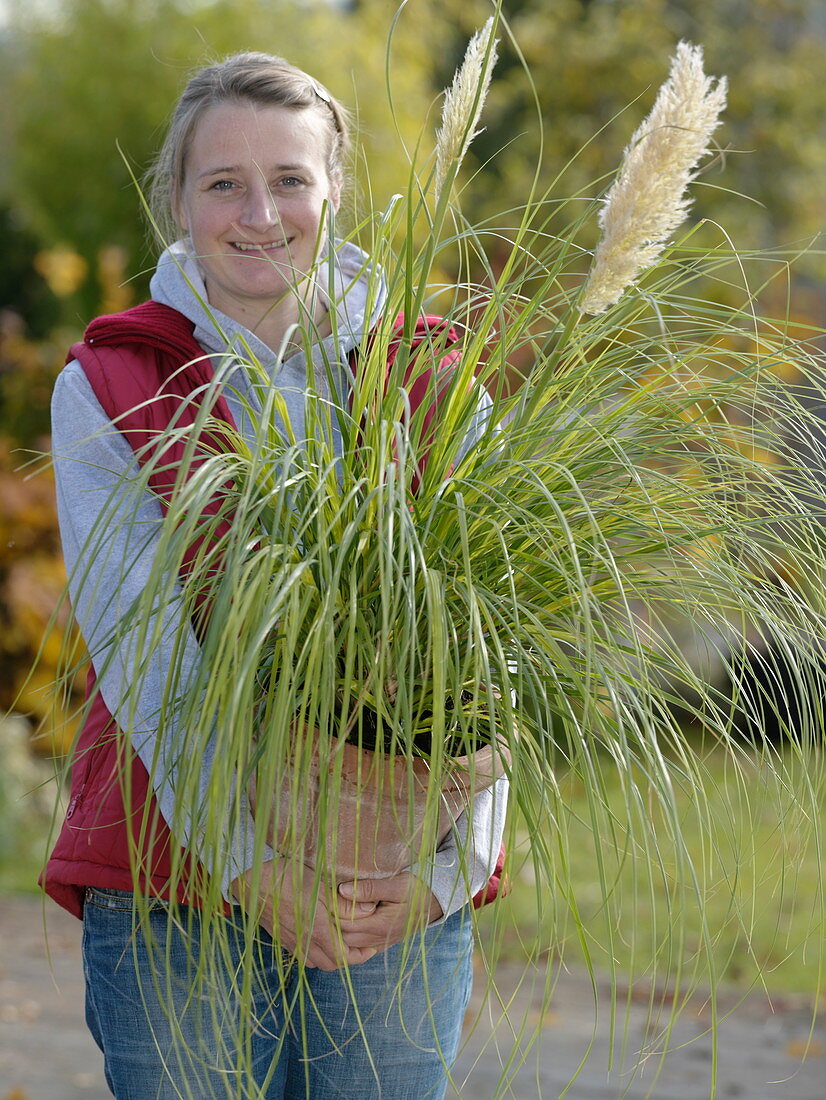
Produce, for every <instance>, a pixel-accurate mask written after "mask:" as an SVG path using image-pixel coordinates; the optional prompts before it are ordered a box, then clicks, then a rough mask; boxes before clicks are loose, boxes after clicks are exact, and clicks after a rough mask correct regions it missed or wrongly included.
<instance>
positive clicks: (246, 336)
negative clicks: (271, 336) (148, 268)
mask: <svg viewBox="0 0 826 1100" xmlns="http://www.w3.org/2000/svg"><path fill="white" fill-rule="evenodd" d="M318 277H319V280H320V281H321V282H322V283H323V284H324V286H325V287H326V288H329V291H328V293H327V294H326V297H327V298H328V301H329V300H331V302H332V306H333V307H334V310H335V315H334V318H333V332H332V335H330V336H328V337H326V338H325V339H324V340H322V341H320V342H319V343H318V344H316V345H315V346H314V348H313V360H314V361H315V362H316V363H317V365H318V366H319V367H323V366H324V364H326V363H329V362H331V361H336V360H342V359H345V358H346V356H347V354H348V353H349V352H350V351H351V350H352V349H353V348H354V347H355V346H356V345H357V344H358V343H359V342H360V341H361V339H362V337H363V336H364V334H365V333H366V332H367V331H369V330H370V329H371V328H372V327H373V325H375V323H376V321H377V320H378V318H379V316H380V314H381V312H382V310H383V308H384V304H385V301H386V297H387V289H386V284H385V281H384V277H383V275H382V273H381V271H380V270H378V269H375V268H374V267H373V265H372V263H371V261H370V258H369V257H368V255H367V254H366V253H365V252H363V251H362V250H361V249H360V248H358V247H357V246H356V245H354V244H352V243H351V242H349V241H336V242H335V244H334V246H333V253H332V257H330V254H329V252H328V253H327V256H326V257H322V259H321V261H320V262H319V268H318ZM149 288H150V293H151V295H152V297H153V298H154V300H155V301H156V302H163V303H164V304H165V305H168V306H172V308H173V309H177V310H178V312H179V313H182V314H183V315H184V316H185V317H186V318H188V319H189V320H190V321H192V323H193V324H194V325H195V339H196V340H197V341H198V343H199V344H200V345H201V347H202V348H203V349H204V350H205V351H206V352H209V353H210V354H223V353H224V352H226V350H227V348H228V347H229V348H233V347H237V348H239V349H240V348H243V347H244V345H246V346H248V347H249V349H250V351H252V353H253V355H254V356H255V358H256V359H257V360H258V361H259V362H260V363H261V365H262V366H263V367H265V368H266V369H267V370H268V372H269V373H270V374H271V375H272V376H273V377H274V376H275V375H276V374H278V373H280V371H281V370H283V369H285V368H287V367H288V365H290V364H292V363H293V360H299V361H300V362H301V367H300V370H301V372H302V374H303V372H304V370H305V369H306V367H305V364H304V355H303V352H297V353H295V354H294V355H292V356H291V357H290V358H288V359H286V360H285V361H284V362H283V363H281V362H279V360H278V356H277V355H276V354H275V352H273V350H272V348H270V347H268V346H267V345H266V344H265V343H264V342H263V341H262V340H260V339H259V338H258V337H257V336H256V335H255V334H254V333H253V332H250V330H249V329H247V328H246V327H245V326H244V325H242V324H239V322H238V321H234V320H233V319H232V318H231V317H227V315H226V314H224V313H221V312H220V310H217V309H214V308H213V307H211V306H210V305H209V303H208V302H207V300H206V288H205V285H204V277H203V274H202V272H201V269H200V266H199V264H198V261H197V259H196V257H195V255H194V253H193V251H192V245H191V241H190V240H189V238H185V239H184V240H180V241H176V242H175V244H173V245H171V246H170V247H169V248H167V249H166V250H165V251H164V253H163V254H162V256H161V258H160V259H159V261H158V266H157V268H156V269H155V274H154V275H153V276H152V280H151V282H150V284H149ZM244 354H246V353H244Z"/></svg>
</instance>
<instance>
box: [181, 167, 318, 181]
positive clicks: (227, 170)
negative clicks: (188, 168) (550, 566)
mask: <svg viewBox="0 0 826 1100" xmlns="http://www.w3.org/2000/svg"><path fill="white" fill-rule="evenodd" d="M271 170H272V171H274V172H306V171H307V168H306V167H305V166H304V165H303V164H276V165H275V166H274V167H273V169H271ZM241 171H243V169H242V167H241V165H239V164H229V165H226V166H224V167H222V168H205V169H204V171H203V172H199V173H198V175H197V177H196V178H197V179H199V180H200V179H204V178H205V177H206V176H222V175H232V173H233V172H241Z"/></svg>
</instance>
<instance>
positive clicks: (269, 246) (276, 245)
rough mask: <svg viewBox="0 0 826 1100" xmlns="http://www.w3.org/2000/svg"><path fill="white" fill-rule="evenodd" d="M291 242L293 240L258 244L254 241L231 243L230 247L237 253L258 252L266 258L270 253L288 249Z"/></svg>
mask: <svg viewBox="0 0 826 1100" xmlns="http://www.w3.org/2000/svg"><path fill="white" fill-rule="evenodd" d="M291 241H292V238H290V239H289V240H285V241H260V242H256V243H253V242H252V241H230V246H231V247H232V248H234V249H235V250H236V252H245V253H250V252H257V253H259V254H263V255H265V256H266V255H267V254H269V253H272V252H278V251H279V250H280V249H282V248H287V247H288V246H289V245H290V243H291Z"/></svg>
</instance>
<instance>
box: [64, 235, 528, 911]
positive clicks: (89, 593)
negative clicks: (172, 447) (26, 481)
mask: <svg viewBox="0 0 826 1100" xmlns="http://www.w3.org/2000/svg"><path fill="white" fill-rule="evenodd" d="M335 261H336V262H335V274H334V283H333V288H332V298H333V302H334V306H335V314H336V316H335V323H334V324H333V335H331V336H329V337H327V338H326V339H324V340H323V341H321V342H320V343H319V344H317V345H315V347H314V348H313V359H314V362H315V363H316V365H317V367H318V368H319V374H321V373H322V371H323V372H324V373H325V375H326V374H327V373H328V371H329V364H330V363H332V364H334V367H337V370H338V382H339V383H340V385H341V386H342V392H344V388H345V387H346V386H348V385H349V377H350V375H349V370H350V368H349V365H348V355H349V352H350V351H351V350H352V349H353V348H354V347H355V346H356V345H357V344H358V343H359V342H360V340H361V339H362V337H363V335H364V333H365V331H367V330H369V329H370V327H372V325H373V324H375V322H376V320H377V318H378V316H379V315H380V313H381V310H382V308H383V306H384V302H385V290H384V284H383V281H382V280H381V279H380V278H377V277H376V275H375V274H372V275H371V271H370V264H369V260H368V259H367V257H366V256H365V255H364V253H362V252H361V251H360V250H359V249H358V248H356V247H355V246H354V245H352V244H343V245H340V246H338V247H337V248H336V251H335ZM150 287H151V293H152V297H153V298H154V299H155V300H156V301H158V302H163V303H164V304H166V305H169V306H172V307H173V308H174V309H177V310H178V311H179V312H180V313H182V314H183V315H184V316H185V317H187V318H188V319H189V320H190V321H192V322H193V323H194V325H195V339H196V340H197V341H198V343H199V344H200V345H201V346H202V347H203V349H204V351H205V352H207V353H208V354H210V355H220V356H222V360H221V362H222V363H224V364H225V362H226V354H227V352H228V351H229V352H231V351H232V349H233V347H237V346H240V342H242V341H243V342H246V344H247V345H248V347H249V348H250V350H251V351H252V353H253V354H254V355H255V357H256V358H257V359H258V361H259V362H260V363H261V365H262V366H264V367H265V368H266V370H267V372H268V374H269V376H270V378H271V379H272V384H273V385H274V386H277V387H278V389H279V390H280V391H281V393H282V395H283V397H284V401H285V404H286V407H287V410H288V413H289V416H290V422H291V425H292V428H293V430H294V432H295V435H296V438H298V439H301V438H302V437H303V436H302V433H303V425H304V390H305V388H306V358H305V355H304V353H303V352H298V353H296V354H294V355H291V356H290V357H289V358H287V359H285V360H284V361H283V362H282V361H280V360H279V359H278V357H277V356H275V355H274V353H273V351H272V350H271V349H270V348H269V347H267V346H266V345H265V344H264V343H262V341H261V340H259V339H258V337H256V336H255V334H254V333H252V332H250V331H249V330H248V329H246V328H244V327H243V326H242V325H240V324H238V322H236V321H233V320H232V319H231V318H229V317H227V316H226V315H224V314H221V313H219V312H218V311H216V310H209V309H208V308H207V307H206V306H205V305H204V302H205V301H206V290H205V286H204V281H203V277H202V274H201V272H200V269H199V267H198V264H197V262H196V260H195V258H194V257H193V256H192V254H191V251H190V247H189V243H188V241H179V242H177V243H176V244H175V245H173V246H172V247H171V248H170V249H167V251H166V252H165V253H164V254H163V256H162V257H161V259H160V261H159V263H158V266H157V269H156V271H155V274H154V276H153V278H152V281H151V284H150ZM368 310H369V311H370V316H366V313H367V311H368ZM333 376H334V381H335V370H334V371H333ZM224 393H225V396H226V398H227V401H228V404H229V406H230V410H231V412H232V414H233V416H234V417H235V420H236V424H237V426H238V429H239V431H240V432H241V434H242V435H244V436H245V437H246V438H247V439H250V440H251V438H252V437H253V435H254V431H253V428H252V425H251V424H250V421H249V415H248V413H247V412H246V411H245V407H244V402H245V401H246V402H247V403H248V404H249V405H251V406H252V407H253V408H255V407H256V405H257V402H256V399H255V396H254V393H253V390H252V387H251V385H250V380H249V377H248V375H247V373H246V370H245V369H244V367H243V365H242V364H238V365H237V366H236V367H235V368H234V369H233V370H232V371H231V372H230V374H229V375H228V377H227V379H226V389H225V391H224ZM242 399H243V400H242ZM485 411H486V406H485V403H484V398H483V399H482V402H481V404H480V414H479V416H480V421H481V419H482V418H483V417H484V414H485ZM52 450H53V457H54V469H55V480H56V486H57V508H58V519H59V523H60V534H61V539H62V543H63V553H64V557H65V561H66V569H67V572H68V574H69V586H70V591H71V595H72V602H73V606H74V611H75V615H76V617H77V620H78V622H79V624H80V628H81V631H82V633H83V636H84V639H85V641H86V644H87V647H88V649H89V653H90V655H91V656H92V658H93V661H94V663H95V668H96V671H97V672H98V677H99V686H100V691H101V694H102V696H103V700H104V702H105V703H106V706H107V708H108V709H109V711H110V712H111V714H112V715H113V716H114V717H115V719H116V721H117V722H118V725H119V726H120V727H121V728H122V729H124V730H127V731H128V732H129V734H130V737H131V739H132V743H133V746H134V748H135V751H136V752H137V754H138V756H139V757H140V759H141V761H142V762H143V764H144V765H145V766H146V768H147V771H148V772H149V775H150V778H151V780H152V784H153V789H154V791H155V795H156V797H157V800H158V805H159V807H160V811H161V813H162V814H163V817H164V819H165V821H166V822H167V824H168V825H169V827H170V829H171V830H172V832H173V834H174V835H175V836H176V837H177V838H178V840H179V841H180V842H181V843H182V844H183V845H184V846H185V847H187V848H188V849H190V850H191V851H192V852H193V853H194V854H196V855H198V854H199V844H198V827H197V824H196V823H194V822H193V820H192V818H191V817H187V816H185V815H184V814H183V813H182V812H181V808H180V807H179V806H177V805H176V799H175V752H174V749H173V748H172V746H174V744H175V740H176V739H175V736H174V726H173V727H172V728H170V723H169V722H168V721H167V722H166V724H165V726H164V737H163V739H160V740H162V741H163V742H164V743H159V738H158V736H157V726H158V718H157V716H158V714H159V712H160V710H161V705H162V701H163V698H164V689H165V684H166V679H167V670H168V669H169V668H170V666H171V664H172V663H173V662H174V663H175V666H176V669H177V670H178V675H180V676H183V677H186V676H187V675H188V674H190V675H191V674H193V673H194V670H196V669H197V667H198V662H199V659H200V653H199V647H198V642H197V640H196V638H195V635H194V634H193V633H192V632H191V631H190V632H189V634H188V636H187V637H186V644H185V649H184V652H183V654H181V653H180V652H174V651H175V646H176V641H175V639H176V638H177V637H178V636H179V635H180V633H181V631H180V618H181V614H182V611H181V609H180V607H178V606H176V604H175V601H174V599H173V600H172V601H170V602H169V603H168V604H167V605H166V606H165V607H164V608H163V609H162V610H161V611H159V613H158V621H157V622H156V623H155V624H154V625H155V629H156V634H155V637H156V639H157V644H156V645H155V646H154V647H153V649H152V653H151V657H150V659H149V661H148V663H147V662H146V659H145V655H144V656H143V658H142V667H143V669H144V672H143V675H142V677H141V679H140V687H139V690H132V681H133V679H134V677H133V676H132V675H131V670H132V669H133V668H134V662H135V660H136V659H137V654H138V652H139V651H140V652H143V651H142V650H140V642H139V641H138V639H136V638H130V636H129V634H128V633H124V632H123V631H122V630H121V631H120V632H119V636H118V640H117V643H113V642H112V641H111V639H112V637H113V632H114V630H115V627H116V625H117V624H118V622H119V620H122V618H123V616H124V614H125V612H126V610H127V609H128V608H129V607H130V605H131V604H132V602H133V601H134V600H135V599H136V597H137V596H138V595H139V594H140V592H141V591H142V589H143V587H144V585H145V582H146V578H147V575H148V573H149V572H150V570H151V568H152V563H153V561H154V556H155V551H156V547H157V541H158V538H159V533H160V526H161V524H162V522H163V513H162V510H161V506H160V504H159V502H158V500H157V499H156V498H155V497H154V496H152V495H151V494H149V493H146V492H144V493H142V494H141V495H140V497H139V498H137V499H136V498H135V496H134V494H133V495H131V496H130V494H129V493H128V492H124V491H123V487H124V485H128V481H129V478H130V477H132V476H133V475H134V472H135V470H136V467H137V463H136V459H135V456H134V453H133V451H132V448H131V446H130V444H129V442H128V441H127V439H126V438H125V437H124V436H123V435H122V434H121V433H120V432H119V431H118V430H117V429H116V428H115V426H114V425H113V424H112V422H111V421H110V420H109V418H108V417H107V416H106V414H105V413H104V411H103V409H102V408H101V406H100V403H99V402H98V400H97V398H96V397H95V395H94V392H93V391H92V388H91V386H90V384H89V381H88V379H87V378H86V375H85V374H84V372H83V369H82V367H81V366H80V364H79V363H78V362H77V361H76V360H75V361H73V362H71V363H69V364H68V365H67V366H66V367H65V368H64V370H63V371H62V372H61V374H60V375H59V376H58V379H57V382H56V384H55V388H54V394H53V398H52ZM113 501H116V502H117V503H116V504H115V505H114V506H113V503H112V502H113ZM101 515H105V517H106V518H105V525H104V526H105V530H106V535H105V538H103V539H102V538H101V536H100V534H99V533H98V532H97V531H96V529H95V528H96V523H98V524H99V522H100V517H101ZM90 540H93V542H94V546H95V559H94V567H93V569H92V570H90V569H89V564H90V563H89V562H88V560H86V559H87V558H88V550H86V551H85V550H84V548H85V547H87V545H89V543H90ZM87 571H88V573H89V576H86V577H84V572H87ZM92 576H93V581H94V583H92V582H91V580H90V578H91V577H92ZM177 644H178V645H179V643H177ZM211 759H212V757H211V754H210V752H209V750H207V752H206V754H205V759H204V771H203V777H202V787H203V790H204V792H205V791H206V790H207V786H208V776H209V769H210V765H211ZM202 801H203V800H202ZM506 803H507V782H506V780H504V779H501V780H499V781H497V783H496V784H494V786H493V787H492V788H490V790H488V791H484V792H482V793H481V794H479V795H477V796H476V797H475V798H474V802H473V807H472V811H471V813H470V814H463V815H462V816H461V817H460V818H459V819H458V820H457V821H456V823H455V826H454V828H453V830H452V831H451V832H450V833H449V834H448V836H447V838H446V839H445V841H444V842H443V843H442V845H441V846H440V848H439V850H438V851H437V852H436V853H434V854H433V855H432V856H430V857H429V858H426V857H424V856H423V857H422V858H421V859H420V860H419V861H418V862H417V863H416V864H415V865H414V866H413V867H411V871H412V872H413V873H415V874H416V875H418V876H419V877H420V878H422V879H423V880H424V881H425V882H426V883H427V884H428V885H429V886H430V889H431V890H432V891H433V894H434V895H435V897H436V899H437V901H438V902H439V904H440V905H441V907H442V911H443V914H444V916H443V918H442V919H444V918H446V917H447V916H449V915H450V914H451V913H452V912H454V911H455V910H457V909H459V908H460V907H461V906H462V905H463V904H464V903H465V902H466V901H467V900H468V897H469V896H470V895H472V894H473V893H475V892H476V891H477V890H479V889H481V888H482V887H483V886H484V884H485V883H486V882H487V880H488V878H489V877H490V874H491V872H492V870H493V867H494V865H495V862H496V857H497V855H498V852H499V846H500V842H501V837H502V832H503V828H504V819H505V809H506ZM240 817H241V820H240V822H234V823H233V825H232V826H228V830H227V845H228V851H227V858H226V860H225V861H224V863H223V866H222V869H221V871H222V886H223V890H224V895H225V897H227V898H228V899H229V884H230V883H231V881H232V880H233V879H234V878H236V877H237V876H238V875H240V874H242V873H243V872H244V871H246V870H248V869H249V868H250V867H251V866H252V864H253V822H252V818H251V816H250V814H249V808H248V807H247V806H246V805H243V806H242V813H241V815H240ZM272 854H273V853H272V852H271V851H269V850H268V851H267V853H266V856H267V858H270V857H272Z"/></svg>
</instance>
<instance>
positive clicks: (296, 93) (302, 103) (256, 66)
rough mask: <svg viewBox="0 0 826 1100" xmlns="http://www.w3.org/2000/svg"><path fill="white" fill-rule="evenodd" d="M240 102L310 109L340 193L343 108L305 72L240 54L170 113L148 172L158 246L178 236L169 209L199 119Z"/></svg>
mask: <svg viewBox="0 0 826 1100" xmlns="http://www.w3.org/2000/svg"><path fill="white" fill-rule="evenodd" d="M232 100H242V101H246V102H248V103H253V104H256V105H259V106H262V107H286V108H288V109H290V110H296V111H300V110H308V109H309V110H315V111H317V112H318V114H319V115H320V116H321V117H322V118H323V119H324V120H325V121H326V123H327V129H328V134H329V142H328V148H327V173H328V176H329V178H330V181H331V183H334V184H336V185H337V186H338V187H339V188H341V187H342V185H343V184H344V182H345V171H344V160H345V156H346V154H347V151H348V149H349V147H350V124H349V117H348V113H347V111H346V109H345V108H344V107H343V106H342V105H341V104H340V103H339V102H338V100H336V99H334V98H333V96H331V95H330V93H329V92H328V91H327V89H326V88H325V87H324V86H323V85H321V84H319V83H318V81H317V80H314V79H313V77H311V76H310V75H309V74H308V73H305V72H303V71H302V70H301V69H298V68H296V66H295V65H291V64H290V63H289V62H288V61H285V60H284V58H282V57H275V56H273V55H272V54H266V53H239V54H234V55H233V56H231V57H228V58H226V59H225V60H224V61H220V62H218V63H217V64H214V65H208V66H206V68H203V69H201V70H199V71H198V72H197V73H195V75H194V76H193V77H192V78H191V79H190V81H189V83H188V84H187V85H186V87H185V88H184V91H183V93H182V94H181V98H180V99H179V100H178V104H177V106H176V107H175V110H174V111H173V113H172V119H171V121H170V124H169V130H168V131H167V134H166V138H165V139H164V143H163V145H162V146H161V148H160V151H159V153H158V155H157V157H156V159H155V163H154V164H153V166H152V168H151V169H150V171H149V173H148V179H147V195H148V205H149V209H150V213H151V217H152V222H153V226H152V227H153V229H154V231H155V233H156V235H157V236H158V238H159V239H160V242H161V244H162V245H165V244H168V243H169V242H170V241H172V240H174V239H175V237H176V236H177V235H178V225H177V222H176V221H175V216H174V214H173V207H174V203H175V200H176V198H177V196H178V195H179V193H180V190H181V188H182V186H183V182H184V176H185V173H186V158H187V154H188V152H189V148H190V145H191V143H192V137H193V134H194V133H195V129H196V127H197V125H198V123H199V121H200V120H201V117H202V115H203V114H204V112H205V111H207V110H208V109H209V108H210V107H213V106H215V105H216V104H218V103H226V102H227V101H232Z"/></svg>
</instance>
